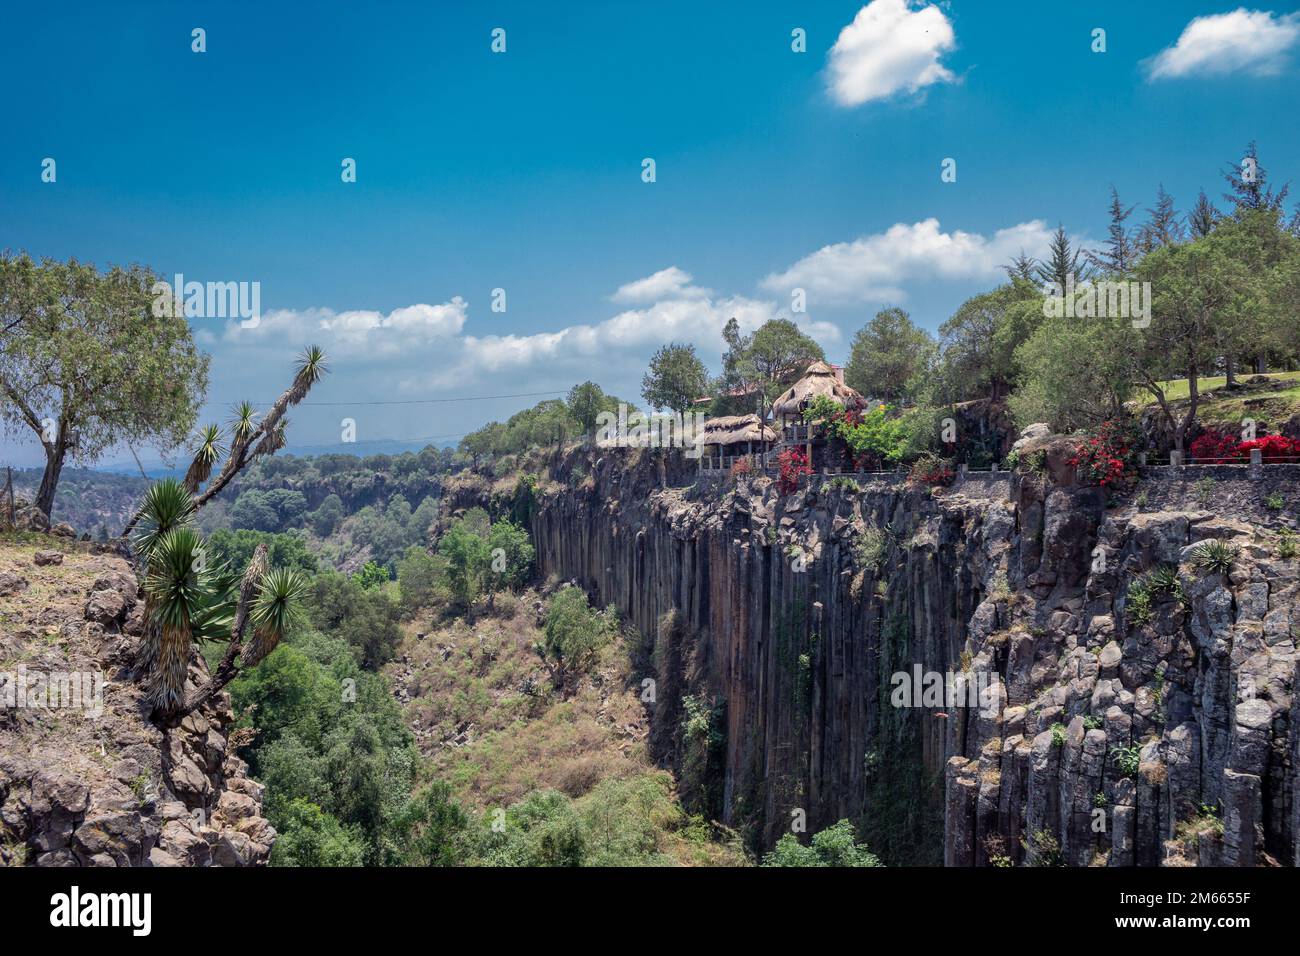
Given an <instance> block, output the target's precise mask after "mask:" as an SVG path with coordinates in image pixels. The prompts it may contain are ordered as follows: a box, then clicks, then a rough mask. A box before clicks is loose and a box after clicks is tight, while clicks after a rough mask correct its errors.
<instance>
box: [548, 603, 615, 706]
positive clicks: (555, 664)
mask: <svg viewBox="0 0 1300 956" xmlns="http://www.w3.org/2000/svg"><path fill="white" fill-rule="evenodd" d="M613 635H614V617H613V614H612V613H611V612H609V611H606V612H604V613H602V612H599V611H596V610H594V609H593V608H592V607H591V606H590V605H589V604H588V603H587V595H586V594H584V593H583V592H582V589H581V588H577V587H572V586H569V587H565V588H561V589H560V590H559V591H558V592H556V593H555V595H554V596H553V597H552V598H551V601H550V604H549V606H548V607H547V609H546V630H545V635H544V637H543V639H542V641H540V642H539V643H538V645H537V651H538V653H539V654H540V655H541V657H542V660H543V662H544V663H545V664H546V666H547V668H548V669H549V670H550V672H551V677H552V679H553V681H554V682H555V685H556V686H557V687H560V688H562V689H567V688H568V687H569V686H570V683H571V681H572V680H573V679H575V678H576V677H577V676H579V675H581V674H585V673H587V672H588V671H590V670H591V669H592V668H593V667H594V666H595V664H596V660H597V658H598V656H599V654H600V651H601V648H603V647H604V646H605V645H606V644H608V643H609V642H610V640H611V639H612V638H613Z"/></svg>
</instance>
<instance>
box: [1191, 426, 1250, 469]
mask: <svg viewBox="0 0 1300 956" xmlns="http://www.w3.org/2000/svg"><path fill="white" fill-rule="evenodd" d="M1191 451H1192V460H1193V461H1233V460H1235V459H1236V458H1237V457H1238V456H1237V454H1236V451H1237V437H1236V436H1235V435H1227V434H1224V433H1223V432H1219V431H1212V430H1211V431H1205V432H1202V433H1201V434H1200V435H1199V436H1197V438H1196V439H1195V440H1194V441H1193V442H1192V448H1191Z"/></svg>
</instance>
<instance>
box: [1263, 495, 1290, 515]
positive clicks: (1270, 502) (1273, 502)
mask: <svg viewBox="0 0 1300 956" xmlns="http://www.w3.org/2000/svg"><path fill="white" fill-rule="evenodd" d="M1285 506H1286V499H1285V498H1283V497H1282V493H1281V492H1279V491H1275V492H1273V493H1272V494H1271V495H1268V496H1267V497H1266V498H1265V499H1264V507H1266V508H1268V510H1269V511H1281V510H1282V509H1283V508H1284V507H1285Z"/></svg>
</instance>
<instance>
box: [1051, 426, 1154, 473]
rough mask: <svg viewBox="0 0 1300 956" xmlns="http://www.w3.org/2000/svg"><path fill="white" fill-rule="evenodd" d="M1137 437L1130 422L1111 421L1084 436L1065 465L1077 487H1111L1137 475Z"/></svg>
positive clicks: (1136, 430) (1136, 429)
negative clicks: (1072, 469)
mask: <svg viewBox="0 0 1300 956" xmlns="http://www.w3.org/2000/svg"><path fill="white" fill-rule="evenodd" d="M1139 437H1140V433H1139V431H1138V428H1137V425H1136V424H1135V423H1134V422H1132V421H1131V420H1129V419H1123V418H1112V419H1110V420H1109V421H1105V422H1102V424H1101V427H1099V428H1098V429H1097V431H1096V432H1095V433H1093V434H1091V435H1087V436H1085V437H1084V439H1083V441H1082V442H1080V444H1079V445H1078V446H1077V447H1076V448H1075V452H1074V457H1072V458H1070V459H1068V460H1067V462H1066V463H1067V464H1069V465H1073V466H1074V469H1075V475H1076V476H1077V477H1078V480H1079V483H1080V484H1083V485H1100V486H1101V487H1103V488H1113V487H1115V486H1116V485H1121V484H1124V483H1125V482H1127V481H1129V480H1130V479H1132V478H1134V477H1136V476H1137V452H1136V451H1135V447H1136V445H1137V441H1138V439H1139Z"/></svg>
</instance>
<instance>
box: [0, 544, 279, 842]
mask: <svg viewBox="0 0 1300 956" xmlns="http://www.w3.org/2000/svg"><path fill="white" fill-rule="evenodd" d="M55 553H57V554H58V556H59V559H58V560H53V559H51V557H50V552H48V551H41V552H37V553H36V554H33V553H32V551H31V550H30V549H28V548H24V547H19V546H14V545H0V579H3V580H8V581H16V582H21V584H15V585H13V586H12V587H11V588H10V589H9V591H8V593H9V595H10V596H9V597H6V599H5V615H4V616H3V618H0V704H2V705H3V706H0V865H7V866H15V865H34V866H208V865H214V866H249V865H259V864H263V863H265V862H266V860H267V858H268V857H269V855H270V851H271V846H272V844H273V842H274V840H275V831H274V830H273V829H272V828H271V826H270V824H269V823H267V821H266V820H265V819H264V818H263V817H262V815H261V799H262V789H261V786H260V785H259V784H257V783H255V782H253V781H252V780H251V779H249V778H248V776H247V769H248V768H247V766H246V765H245V764H244V762H243V761H242V760H240V759H239V758H238V757H237V756H236V755H235V754H234V752H233V748H232V747H231V744H230V739H229V731H230V727H231V724H232V723H233V722H234V715H233V714H232V713H231V711H230V705H229V700H228V698H226V697H225V696H224V695H222V697H221V698H220V699H219V700H216V701H215V702H214V703H213V704H212V705H211V706H209V707H207V708H205V709H203V710H202V711H200V712H197V713H195V714H192V715H190V716H189V717H187V718H186V719H185V721H184V722H183V723H182V724H181V725H180V726H179V727H177V728H174V729H163V728H160V727H158V726H157V725H155V724H154V723H152V722H151V721H150V719H149V708H148V707H147V705H146V704H145V703H144V701H143V697H142V692H141V688H140V685H139V683H138V682H137V681H136V680H135V679H134V675H133V674H132V672H131V663H132V662H133V661H134V660H135V656H136V649H137V644H138V640H139V634H140V625H141V621H142V610H143V607H142V600H141V596H140V594H139V588H138V584H137V581H136V577H135V574H134V572H133V571H132V569H131V567H130V565H128V564H127V562H126V561H124V560H123V559H122V558H120V557H117V556H114V555H106V554H96V553H93V552H92V550H91V548H90V547H89V546H87V545H79V544H75V543H71V542H70V543H67V544H65V545H63V549H62V550H60V551H58V552H55ZM206 677H207V670H206V668H205V667H204V665H203V662H202V659H201V657H199V656H197V655H196V657H195V663H194V665H193V666H192V668H191V673H190V681H191V684H192V685H197V684H198V683H199V682H201V681H203V680H205V679H206ZM7 695H8V696H7ZM10 698H12V699H10Z"/></svg>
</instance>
